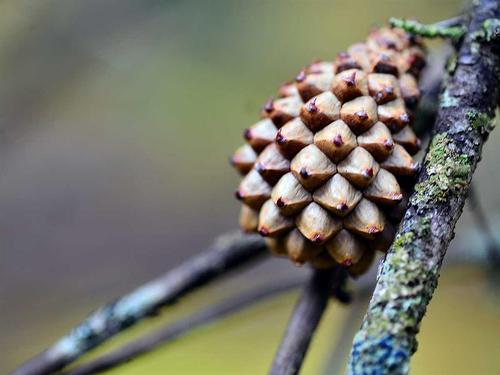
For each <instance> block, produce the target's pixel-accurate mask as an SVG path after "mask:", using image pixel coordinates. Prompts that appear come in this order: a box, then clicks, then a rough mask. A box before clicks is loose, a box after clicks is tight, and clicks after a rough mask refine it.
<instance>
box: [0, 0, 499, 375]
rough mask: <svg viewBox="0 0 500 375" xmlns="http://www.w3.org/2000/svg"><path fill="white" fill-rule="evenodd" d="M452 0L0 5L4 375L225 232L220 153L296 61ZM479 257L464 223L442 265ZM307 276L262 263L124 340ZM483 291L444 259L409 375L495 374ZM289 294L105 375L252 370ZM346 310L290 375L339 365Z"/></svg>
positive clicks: (487, 168) (492, 188)
mask: <svg viewBox="0 0 500 375" xmlns="http://www.w3.org/2000/svg"><path fill="white" fill-rule="evenodd" d="M461 5H462V4H461V1H459V0H453V1H451V0H447V1H439V2H438V1H430V0H421V1H414V0H413V1H409V0H397V1H396V0H385V1H369V0H365V1H334V0H329V1H326V0H325V1H298V0H297V1H293V0H288V1H285V0H280V1H271V0H269V1H265V0H253V1H229V0H227V1H222V0H220V1H202V0H198V1H175V0H173V1H160V0H142V1H132V0H80V1H63V0H58V1H56V0H39V1H28V0H26V1H22V0H4V1H2V2H0V74H1V77H2V83H1V85H0V249H1V250H0V332H1V335H0V373H6V372H7V371H8V370H11V369H13V368H14V367H15V366H16V365H18V364H19V363H20V362H21V361H23V360H25V359H27V358H28V357H29V356H32V355H34V354H35V353H36V352H38V351H40V350H41V349H42V348H43V347H45V346H46V345H47V344H49V343H51V342H52V341H54V340H55V339H56V338H57V337H59V336H60V335H62V334H63V333H64V332H66V331H67V330H68V329H69V328H70V327H71V326H73V325H74V324H75V323H77V322H79V321H80V320H81V319H83V318H84V317H85V316H86V315H87V314H88V313H89V312H90V311H91V310H92V309H94V308H95V307H97V306H99V305H100V304H102V303H104V302H106V301H109V300H111V299H113V298H115V297H117V296H119V295H121V294H123V293H125V292H126V291H128V290H129V289H131V288H133V287H134V286H136V285H138V284H140V283H142V282H145V281H147V280H149V279H151V278H153V277H154V276H156V275H158V274H160V273H162V272H164V271H165V270H167V269H169V268H171V267H172V266H174V265H175V264H178V263H179V262H181V261H182V260H184V259H186V258H188V257H189V256H190V255H192V254H194V253H196V252H199V251H200V250H201V249H202V248H203V247H204V246H205V245H206V244H207V243H208V242H210V241H211V240H212V239H213V238H214V237H215V236H216V235H217V234H218V233H221V232H225V231H228V230H232V229H235V228H236V217H237V212H238V207H239V204H238V202H236V201H235V200H234V199H233V195H232V192H233V191H234V188H235V186H236V185H237V181H238V176H236V174H235V173H234V171H233V170H232V169H231V168H230V167H229V166H228V164H227V158H228V156H229V155H230V154H231V152H232V151H233V150H234V149H235V148H236V147H237V146H238V145H239V144H240V143H241V142H242V139H241V132H242V129H243V128H244V127H246V126H248V125H250V124H251V123H253V122H255V121H256V119H257V113H258V110H259V108H260V105H261V104H262V103H263V102H264V101H265V100H266V98H267V97H268V96H269V95H271V94H273V93H274V92H275V90H276V88H277V86H278V85H279V84H280V83H281V82H283V81H285V80H288V79H290V78H291V77H293V76H294V75H295V74H296V72H297V71H298V70H299V68H300V67H301V66H303V65H304V64H306V63H308V62H309V61H311V60H314V59H317V58H325V59H331V58H333V57H334V56H335V55H336V53H337V52H339V51H340V50H342V49H344V48H345V47H347V46H348V45H349V44H350V43H353V42H356V41H359V40H361V39H363V38H364V37H365V35H366V33H367V31H368V30H369V28H370V27H371V26H373V25H380V24H383V23H384V21H385V20H386V19H387V18H388V17H390V16H401V17H414V18H418V19H419V20H421V21H423V22H433V21H438V20H441V19H445V18H448V17H452V16H454V15H456V14H457V12H459V10H460V7H461ZM434 45H435V44H434ZM498 146H500V134H499V133H498V132H494V133H493V134H492V135H491V138H490V140H489V142H488V144H487V145H486V147H485V150H484V158H483V161H482V163H481V165H480V167H479V169H478V171H477V173H476V176H475V182H476V184H477V189H478V191H479V193H480V194H479V195H480V199H481V202H482V203H483V205H484V206H485V207H487V211H488V215H489V217H490V220H491V221H492V223H493V225H494V227H495V228H498V223H499V222H500V216H499V214H498V213H499V211H498V209H499V207H500V196H499V194H498V186H500V174H499V173H498V165H499V163H500V153H498V152H497V148H498ZM496 232H498V231H496ZM482 247H484V243H483V241H482V239H481V238H479V237H478V236H477V230H476V228H475V226H474V222H473V220H472V219H471V217H470V214H469V213H468V212H465V214H464V216H463V218H462V219H461V221H460V225H459V228H458V230H457V238H456V239H455V240H454V242H453V244H452V247H451V249H450V252H453V251H458V250H462V251H463V250H464V249H469V251H470V252H471V253H474V252H476V251H479V250H480V249H481V248H482ZM304 274H305V271H304V270H303V269H297V268H295V267H293V266H291V265H290V264H289V263H288V262H285V261H282V260H269V261H266V262H264V263H263V264H261V265H259V266H258V267H256V268H255V269H251V270H247V271H245V272H243V273H241V274H239V275H237V276H236V277H232V278H225V279H223V280H221V281H220V282H218V283H216V284H214V285H213V286H211V287H209V288H205V289H204V290H202V291H201V292H198V293H195V294H194V295H193V296H191V297H189V298H187V299H185V300H184V302H185V303H184V304H182V305H181V306H178V307H175V308H174V309H173V310H172V311H169V312H168V313H167V314H165V316H164V317H163V318H161V319H160V320H158V321H154V322H150V323H147V324H142V325H139V326H138V327H137V329H134V330H132V333H130V334H129V333H127V335H126V336H125V338H127V337H131V336H130V335H136V334H139V333H141V332H144V331H145V330H146V329H147V328H152V327H154V326H157V325H158V324H160V323H162V322H165V321H169V320H173V319H175V318H178V317H181V316H184V315H186V314H187V313H188V312H189V311H191V310H193V309H195V308H197V307H200V306H202V305H204V304H207V303H211V302H214V301H216V300H219V299H220V298H222V297H223V296H226V295H229V294H231V293H234V292H236V291H239V290H243V289H248V288H251V287H254V286H257V285H264V284H266V283H269V282H272V281H273V278H274V279H276V278H281V279H283V278H290V277H299V276H301V277H302V276H304ZM367 277H369V278H372V279H373V277H374V276H373V274H371V275H369V276H367ZM498 290H499V289H498V288H495V286H494V285H493V286H492V284H491V280H490V279H489V278H488V274H487V273H486V271H485V269H484V267H481V266H480V265H461V266H457V265H451V264H449V265H445V267H444V270H443V276H442V278H441V283H440V287H439V289H438V292H437V293H436V295H435V298H434V299H433V301H432V303H431V305H430V308H429V311H428V316H427V317H426V319H425V320H424V323H423V326H422V333H421V335H420V337H419V338H420V349H419V351H418V353H417V354H416V356H415V359H414V361H413V365H412V374H414V375H428V374H431V375H433V374H499V373H500V299H499V293H498ZM295 299H296V293H288V294H285V295H283V296H280V297H279V298H276V299H274V300H272V301H267V302H264V303H261V304H259V305H257V306H254V307H252V308H250V309H248V310H246V311H244V312H242V313H240V314H237V315H234V316H233V317H231V318H229V319H225V320H223V321H221V322H218V323H216V324H212V325H209V326H207V327H204V328H202V329H200V330H198V331H196V332H194V333H192V334H190V335H189V336H187V337H185V338H182V339H181V340H179V341H178V342H176V343H175V345H171V346H165V347H163V348H161V349H160V350H158V351H156V352H154V353H153V354H150V355H147V356H145V357H143V358H141V359H139V360H137V361H135V362H133V363H132V364H130V365H127V366H125V367H122V368H120V369H118V370H115V371H114V373H116V374H126V375H132V374H134V375H135V374H165V373H171V374H262V373H265V372H266V369H267V367H268V365H269V363H270V361H271V359H272V356H273V354H274V351H275V349H276V346H277V344H278V343H279V340H280V336H281V334H282V332H283V329H284V326H285V324H286V320H287V318H288V316H289V313H290V310H291V308H292V307H293V303H294V301H295ZM358 301H359V302H356V304H355V305H354V306H353V307H341V306H338V305H336V304H332V306H330V308H329V310H328V312H327V314H326V315H325V317H324V319H323V321H322V323H321V327H320V330H319V333H318V335H317V336H316V337H315V340H314V342H313V349H312V350H311V352H310V355H309V356H308V358H307V361H306V364H305V367H304V371H303V373H304V374H332V373H335V372H334V371H333V370H332V369H333V368H338V367H336V366H340V367H342V365H341V364H339V363H338V362H339V361H338V357H339V356H340V357H342V356H343V355H345V354H346V352H347V351H348V349H349V348H348V346H349V340H348V341H347V343H345V344H344V345H343V347H344V351H341V352H342V353H340V354H339V353H337V354H336V357H335V358H334V359H332V355H331V353H332V350H333V347H334V346H335V344H336V343H337V341H338V340H339V335H340V329H341V327H343V326H345V325H346V324H351V325H353V327H354V328H355V327H356V326H358V325H359V322H360V321H361V317H362V312H363V308H364V306H365V304H366V303H367V302H366V297H365V298H361V297H360V298H358ZM123 340H124V338H120V339H119V340H118V343H119V342H121V341H123ZM116 344H117V342H114V343H111V345H116ZM109 347H111V346H108V348H109ZM334 360H335V361H334ZM332 362H335V363H332Z"/></svg>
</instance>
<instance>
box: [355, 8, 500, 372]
mask: <svg viewBox="0 0 500 375" xmlns="http://www.w3.org/2000/svg"><path fill="white" fill-rule="evenodd" d="M499 8H500V4H499V2H498V1H496V0H480V1H479V2H478V4H477V5H475V7H474V8H473V11H472V17H471V22H470V24H469V26H468V31H467V33H466V35H465V39H464V42H463V44H462V46H461V48H460V51H459V55H458V59H457V66H456V69H455V71H454V72H452V73H451V74H452V75H451V77H450V78H449V80H448V81H447V82H446V84H445V87H446V88H445V90H444V92H443V93H442V97H441V101H440V108H439V111H438V117H437V121H436V124H435V126H434V137H433V140H432V142H431V145H430V148H429V151H428V153H427V156H426V158H425V164H424V168H423V169H422V171H421V173H420V175H419V179H418V183H417V185H416V187H415V192H414V194H413V195H412V197H411V198H410V203H409V207H408V210H407V212H406V215H405V217H404V219H403V222H402V224H401V226H400V228H399V231H398V235H397V237H396V240H395V242H394V244H393V246H392V247H391V249H390V250H389V252H388V254H387V256H386V259H385V261H384V263H383V264H382V265H381V268H380V270H379V275H378V280H377V286H376V288H375V291H374V294H373V296H372V299H371V301H370V305H369V308H368V312H367V314H366V316H365V318H364V322H363V325H362V327H361V329H360V331H359V332H358V333H357V334H356V336H355V338H354V343H353V347H352V352H351V358H350V361H349V368H348V373H349V374H406V373H408V370H409V360H410V357H411V355H412V354H413V353H414V352H415V351H416V348H417V341H416V334H417V333H418V331H419V326H420V321H421V320H422V318H423V316H424V314H425V310H426V307H427V304H428V303H429V301H430V299H431V298H432V294H433V292H434V290H435V288H436V286H437V280H438V277H439V271H440V267H441V263H442V261H443V258H444V255H445V253H446V250H447V248H448V245H449V243H450V241H451V239H452V238H453V231H454V227H455V224H456V222H457V220H458V218H459V216H460V214H461V212H462V209H463V206H464V202H465V199H466V197H467V192H468V186H469V184H470V181H471V177H472V173H473V172H474V170H475V168H476V166H477V163H478V161H479V159H480V156H481V149H482V146H483V143H484V141H485V140H486V138H487V134H488V131H489V130H490V128H491V127H490V125H491V123H492V120H493V117H494V111H495V108H496V100H497V98H498V94H499V86H500V85H499V75H498V69H499V59H500V57H499V54H498V51H497V50H495V48H496V47H495V45H494V44H492V43H488V41H487V40H485V39H478V38H477V37H476V35H477V32H478V31H480V30H481V28H482V25H483V23H484V22H485V21H486V20H488V19H498V18H500V9H499Z"/></svg>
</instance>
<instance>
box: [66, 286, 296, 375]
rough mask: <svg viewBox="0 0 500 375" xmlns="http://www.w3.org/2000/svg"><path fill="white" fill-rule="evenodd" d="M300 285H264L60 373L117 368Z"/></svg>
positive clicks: (78, 374) (68, 374) (79, 374)
mask: <svg viewBox="0 0 500 375" xmlns="http://www.w3.org/2000/svg"><path fill="white" fill-rule="evenodd" d="M303 282H304V280H303V279H302V278H296V279H293V280H285V281H281V282H277V283H274V284H266V285H265V286H264V287H260V288H256V289H254V290H251V291H249V292H246V293H243V294H240V295H237V296H235V297H231V298H229V299H226V300H223V301H222V302H220V303H217V304H215V305H213V306H210V307H208V308H206V309H203V310H201V311H199V312H196V313H194V314H193V315H191V316H189V317H187V318H185V319H181V320H179V321H177V322H174V323H173V324H169V325H167V326H166V327H165V328H161V329H159V330H158V331H155V332H153V333H151V334H149V335H147V336H145V337H143V338H140V339H138V340H136V341H133V342H131V343H129V344H127V345H124V346H123V347H121V348H119V349H117V350H115V351H113V352H111V353H108V354H105V355H103V356H102V357H99V358H97V359H95V360H92V361H90V362H88V363H85V364H83V365H81V366H79V367H76V368H74V369H72V370H69V371H67V372H64V373H63V374H64V375H88V374H97V373H100V372H103V371H105V370H109V369H111V368H116V367H117V366H119V365H121V364H124V363H127V362H129V361H131V360H133V359H135V358H137V357H139V356H141V355H142V354H146V353H148V352H150V351H152V350H154V349H156V348H157V347H159V346H160V345H165V344H167V343H170V342H172V341H174V340H176V339H178V338H180V337H182V336H183V335H185V334H186V333H187V332H188V331H191V330H193V329H195V328H196V327H199V326H201V325H204V324H208V323H211V322H213V321H216V320H218V319H221V318H224V317H226V316H228V315H230V314H232V313H235V312H238V311H239V310H242V309H244V308H246V307H248V306H249V305H252V304H255V303H258V302H261V301H262V300H264V299H267V298H269V297H272V296H276V295H277V294H280V293H284V292H286V291H289V290H291V289H294V288H297V287H298V286H299V285H301V284H302V283H303Z"/></svg>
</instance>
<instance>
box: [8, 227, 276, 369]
mask: <svg viewBox="0 0 500 375" xmlns="http://www.w3.org/2000/svg"><path fill="white" fill-rule="evenodd" d="M265 250H266V246H265V243H264V241H263V240H262V238H260V237H259V236H257V235H247V236H243V235H241V234H233V235H226V236H223V237H221V238H220V239H219V240H218V241H217V242H216V243H215V244H214V245H213V246H212V247H211V248H210V249H209V250H208V251H206V252H204V253H202V254H201V255H198V256H196V257H194V258H192V259H190V260H188V261H186V262H185V263H183V264H181V265H180V266H179V267H177V268H175V269H173V270H171V271H169V272H167V273H166V274H164V275H163V276H161V277H159V278H158V279H156V280H154V281H151V282H149V283H147V284H145V285H143V286H142V287H140V288H138V289H136V290H135V291H133V292H132V293H130V294H127V295H125V296H124V297H122V298H120V299H118V300H117V301H115V302H114V303H111V304H108V305H105V306H103V307H102V308H100V309H99V310H97V311H95V312H94V313H92V314H91V315H90V316H89V317H88V318H87V319H86V320H85V321H84V322H82V323H81V324H80V325H78V326H77V327H76V328H74V329H73V330H72V331H71V332H70V333H69V334H68V335H67V336H65V337H63V338H62V339H61V340H59V341H58V342H56V343H55V344H54V345H53V346H51V347H50V348H49V349H47V350H45V351H44V352H42V353H41V354H39V355H38V356H36V357H35V358H33V359H31V360H29V361H28V362H27V363H25V364H24V365H23V366H21V367H20V368H18V369H17V370H15V371H14V372H13V373H12V375H48V374H51V373H53V372H56V371H58V370H61V369H62V368H64V367H65V366H66V365H68V364H69V363H71V362H73V361H75V360H76V359H77V358H79V357H80V356H81V355H83V354H85V353H86V352H88V351H90V350H91V349H93V348H95V347H96V346H98V345H100V344H101V343H103V342H104V341H106V340H108V339H109V338H111V337H113V336H114V335H116V334H117V333H119V332H121V331H123V330H124V329H126V328H128V327H130V326H132V325H134V324H135V323H137V322H138V321H140V320H142V319H144V318H146V317H148V316H152V315H154V314H155V313H156V312H157V311H158V310H159V309H160V308H161V307H163V306H166V305H169V304H172V303H174V302H175V301H176V300H177V299H178V298H180V297H182V296H184V295H185V294H187V293H188V292H190V291H192V290H194V289H196V288H198V287H200V286H202V285H205V284H207V283H208V282H209V281H212V280H214V279H215V278H216V277H217V276H220V275H222V274H225V273H227V272H229V271H231V270H233V269H235V268H237V267H238V266H242V265H244V264H248V263H249V262H250V261H251V260H254V259H257V258H258V256H259V255H262V254H264V253H265Z"/></svg>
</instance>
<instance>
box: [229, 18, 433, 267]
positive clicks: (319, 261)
mask: <svg viewBox="0 0 500 375" xmlns="http://www.w3.org/2000/svg"><path fill="white" fill-rule="evenodd" d="M424 65H425V53H424V50H423V47H422V45H421V43H420V41H419V40H416V39H415V38H414V37H412V36H410V35H409V34H406V33H405V32H404V31H403V30H399V29H389V28H381V29H378V30H374V31H372V32H371V33H370V35H369V36H368V38H367V40H366V42H365V43H358V44H354V45H353V46H351V47H350V48H349V49H348V50H347V52H342V53H339V54H338V56H337V58H336V60H335V61H333V62H329V61H320V62H315V63H312V64H311V65H309V66H307V67H306V68H304V69H303V70H302V71H301V72H300V73H299V74H298V75H297V77H296V79H295V81H294V82H289V83H286V84H284V85H283V86H282V87H281V88H280V90H279V96H280V97H279V98H278V99H276V100H269V101H268V102H267V103H266V104H265V105H264V107H263V109H262V114H261V115H262V120H260V121H259V122H257V123H256V124H254V125H253V126H251V127H250V128H248V129H247V130H245V132H244V137H245V139H246V141H247V143H246V144H245V145H244V146H242V147H240V148H239V149H238V150H237V151H236V153H235V154H234V156H233V157H232V164H233V165H234V166H235V168H236V169H237V170H238V171H239V172H240V173H241V174H243V175H244V178H243V180H242V181H241V183H240V185H239V188H238V190H237V192H236V197H237V198H238V199H240V200H242V202H243V207H242V210H241V214H240V226H241V228H242V229H243V230H245V231H247V232H258V233H260V234H261V235H262V236H264V237H266V240H267V242H268V245H269V248H270V250H271V251H272V252H273V253H275V254H277V255H284V256H288V257H289V258H290V259H291V260H292V261H293V262H295V263H297V264H302V263H305V262H310V263H311V264H312V265H313V266H314V267H317V268H329V267H332V266H333V265H335V264H341V265H344V266H345V267H348V269H349V271H350V272H351V273H352V274H353V275H359V274H362V273H363V272H365V271H366V270H367V269H368V268H369V266H370V264H371V262H372V260H373V257H374V252H375V251H387V249H388V248H389V246H390V245H391V243H392V241H393V239H394V234H395V227H397V225H398V223H399V221H400V220H401V217H402V212H403V211H404V207H405V205H406V201H405V198H406V193H405V189H406V190H407V189H408V188H409V187H411V184H413V177H414V176H415V172H416V169H417V167H416V163H415V161H414V159H413V157H412V156H411V155H413V154H415V153H416V152H417V151H418V150H419V147H420V141H419V139H418V138H417V137H416V135H415V133H414V132H413V130H412V128H411V122H412V119H413V113H412V110H413V109H414V108H415V106H416V104H417V102H418V99H419V96H420V92H419V89H418V84H417V79H418V76H419V74H420V71H421V70H422V68H423V66H424Z"/></svg>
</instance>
